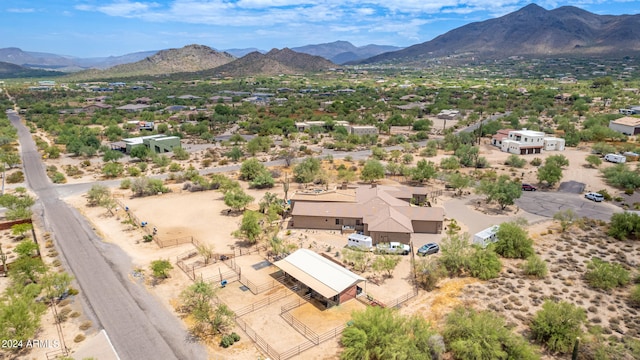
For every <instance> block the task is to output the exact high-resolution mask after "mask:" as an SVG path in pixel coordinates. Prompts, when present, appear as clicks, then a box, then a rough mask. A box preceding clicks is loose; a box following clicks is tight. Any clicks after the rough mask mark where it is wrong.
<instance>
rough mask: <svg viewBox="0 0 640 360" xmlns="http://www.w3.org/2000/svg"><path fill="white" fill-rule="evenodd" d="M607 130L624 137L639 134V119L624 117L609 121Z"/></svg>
mask: <svg viewBox="0 0 640 360" xmlns="http://www.w3.org/2000/svg"><path fill="white" fill-rule="evenodd" d="M609 129H611V130H615V131H617V132H619V133H623V134H625V135H637V134H638V133H640V118H637V117H632V116H625V117H621V118H620V119H616V120H611V121H609Z"/></svg>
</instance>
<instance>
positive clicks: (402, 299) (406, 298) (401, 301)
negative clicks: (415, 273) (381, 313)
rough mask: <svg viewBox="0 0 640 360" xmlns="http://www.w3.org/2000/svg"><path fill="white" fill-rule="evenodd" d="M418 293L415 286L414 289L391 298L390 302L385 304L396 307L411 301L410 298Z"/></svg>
mask: <svg viewBox="0 0 640 360" xmlns="http://www.w3.org/2000/svg"><path fill="white" fill-rule="evenodd" d="M417 295H418V290H417V289H416V288H413V290H412V291H410V292H408V293H406V294H404V295H402V296H400V297H398V298H396V299H393V300H391V301H390V302H388V303H387V304H385V305H386V306H387V307H395V308H399V307H400V305H402V304H404V303H405V302H407V301H409V299H411V298H413V297H415V296H417Z"/></svg>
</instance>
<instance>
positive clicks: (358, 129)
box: [347, 125, 378, 135]
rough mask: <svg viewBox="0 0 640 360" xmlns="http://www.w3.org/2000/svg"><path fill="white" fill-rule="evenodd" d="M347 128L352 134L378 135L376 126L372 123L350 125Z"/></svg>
mask: <svg viewBox="0 0 640 360" xmlns="http://www.w3.org/2000/svg"><path fill="white" fill-rule="evenodd" d="M347 130H348V131H349V134H352V135H378V128H377V127H375V126H373V125H350V126H347Z"/></svg>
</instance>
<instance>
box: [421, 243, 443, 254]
mask: <svg viewBox="0 0 640 360" xmlns="http://www.w3.org/2000/svg"><path fill="white" fill-rule="evenodd" d="M439 251H440V246H439V245H438V244H436V243H428V244H424V245H422V246H420V248H419V249H418V255H420V256H427V255H430V254H436V253H438V252H439Z"/></svg>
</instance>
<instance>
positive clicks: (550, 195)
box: [516, 191, 623, 221]
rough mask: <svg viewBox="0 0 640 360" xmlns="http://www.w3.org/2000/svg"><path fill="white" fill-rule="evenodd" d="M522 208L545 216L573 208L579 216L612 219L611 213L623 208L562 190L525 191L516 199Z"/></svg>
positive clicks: (620, 210) (551, 215)
mask: <svg viewBox="0 0 640 360" xmlns="http://www.w3.org/2000/svg"><path fill="white" fill-rule="evenodd" d="M516 205H518V206H519V207H520V209H522V210H524V211H526V212H529V213H532V214H536V215H540V216H545V217H553V214H555V213H557V212H558V211H562V210H565V209H573V211H575V212H576V214H577V215H578V216H579V217H587V218H590V219H598V220H605V221H609V220H611V215H613V214H614V213H617V212H623V210H622V209H621V208H619V207H617V206H615V205H611V204H607V203H597V202H594V201H591V200H587V199H585V198H584V195H582V194H571V193H562V192H555V191H554V192H544V191H523V192H522V197H520V199H518V200H516Z"/></svg>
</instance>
